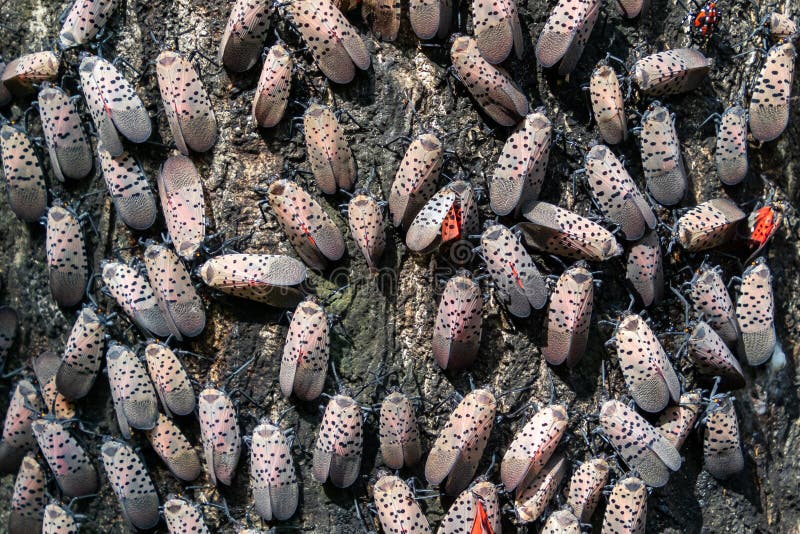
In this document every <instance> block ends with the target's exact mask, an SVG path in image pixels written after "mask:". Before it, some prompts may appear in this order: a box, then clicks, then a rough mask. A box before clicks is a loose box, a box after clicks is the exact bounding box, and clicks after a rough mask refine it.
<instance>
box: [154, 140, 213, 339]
mask: <svg viewBox="0 0 800 534" xmlns="http://www.w3.org/2000/svg"><path fill="white" fill-rule="evenodd" d="M157 182H158V196H159V198H160V199H161V208H162V209H163V210H164V220H165V221H166V223H167V230H168V231H169V236H170V239H171V240H172V243H173V245H174V247H175V251H176V252H177V253H178V255H179V256H180V257H182V258H183V259H185V260H186V261H191V260H192V259H194V254H195V253H196V252H197V250H198V249H199V248H200V246H201V245H202V244H203V239H204V238H205V235H206V213H205V211H206V204H205V198H204V196H203V183H202V180H201V178H200V174H199V173H198V172H197V168H196V167H195V166H194V163H192V160H190V159H189V158H187V157H186V156H183V155H180V154H177V155H172V156H170V157H168V158H167V160H166V161H165V162H164V164H163V165H162V166H161V170H160V172H159V173H158V179H157ZM187 335H188V334H187Z"/></svg>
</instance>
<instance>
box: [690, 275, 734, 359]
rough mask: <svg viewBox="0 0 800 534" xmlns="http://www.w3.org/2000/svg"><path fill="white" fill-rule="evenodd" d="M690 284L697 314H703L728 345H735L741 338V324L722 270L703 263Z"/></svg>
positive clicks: (691, 296)
mask: <svg viewBox="0 0 800 534" xmlns="http://www.w3.org/2000/svg"><path fill="white" fill-rule="evenodd" d="M689 286H690V291H689V297H690V299H691V301H692V307H693V308H694V311H695V312H696V313H697V315H699V316H702V317H703V318H704V319H705V320H706V321H707V322H708V324H710V325H711V327H712V328H714V330H715V331H716V332H717V334H719V336H720V337H721V338H722V339H723V340H724V341H725V343H727V344H728V346H733V345H735V344H736V342H737V341H738V340H739V324H738V323H737V322H736V316H735V312H734V309H733V302H731V297H730V294H729V293H728V289H727V287H726V286H725V282H724V281H723V280H722V270H721V269H720V268H719V267H707V266H705V265H703V266H702V267H701V268H700V269H699V270H698V271H697V274H695V276H694V278H693V279H692V280H691V281H690V282H689Z"/></svg>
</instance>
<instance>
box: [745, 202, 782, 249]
mask: <svg viewBox="0 0 800 534" xmlns="http://www.w3.org/2000/svg"><path fill="white" fill-rule="evenodd" d="M782 222H783V204H781V203H780V202H773V203H770V204H767V205H765V206H762V207H760V208H758V209H757V210H754V211H753V212H752V213H750V215H749V216H748V217H747V230H748V236H747V247H748V249H749V250H752V253H751V254H750V257H749V258H748V259H747V262H748V263H749V262H751V261H753V260H754V259H755V257H756V256H757V255H758V253H759V252H761V251H762V250H763V249H764V247H765V246H766V245H767V243H768V242H769V240H770V239H772V236H774V235H775V232H777V231H778V228H780V227H781V223H782Z"/></svg>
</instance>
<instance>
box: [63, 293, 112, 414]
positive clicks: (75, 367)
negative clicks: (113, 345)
mask: <svg viewBox="0 0 800 534" xmlns="http://www.w3.org/2000/svg"><path fill="white" fill-rule="evenodd" d="M104 341H105V332H104V331H103V324H102V322H101V321H100V319H99V318H98V316H97V313H95V311H94V310H92V309H91V308H89V307H84V308H83V309H82V310H81V311H80V313H79V314H78V318H77V319H76V320H75V324H73V325H72V330H71V331H70V334H69V338H68V339H67V344H66V347H65V348H64V356H63V357H62V358H61V363H60V364H59V366H58V371H57V372H56V388H57V389H58V392H59V393H61V394H62V395H64V397H65V398H66V399H68V400H77V399H80V398H83V397H85V396H86V395H87V394H88V393H89V390H90V389H92V385H94V381H95V379H96V378H97V372H98V370H99V369H100V365H101V364H102V362H103V344H104Z"/></svg>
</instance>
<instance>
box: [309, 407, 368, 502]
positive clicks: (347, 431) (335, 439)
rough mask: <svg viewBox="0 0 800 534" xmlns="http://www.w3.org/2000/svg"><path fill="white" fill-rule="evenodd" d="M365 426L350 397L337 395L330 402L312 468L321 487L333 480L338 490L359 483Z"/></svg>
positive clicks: (312, 472)
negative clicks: (357, 479) (357, 480)
mask: <svg viewBox="0 0 800 534" xmlns="http://www.w3.org/2000/svg"><path fill="white" fill-rule="evenodd" d="M362 426H363V419H362V417H361V408H360V407H359V405H358V403H357V402H356V401H355V400H353V399H352V398H351V397H348V396H346V395H336V396H335V397H333V398H332V399H331V400H330V401H329V402H328V406H326V407H325V414H324V415H323V416H322V424H321V425H320V428H319V434H318V435H317V442H316V444H315V445H314V463H313V466H312V468H311V474H312V475H313V476H314V478H315V479H316V480H317V481H318V482H319V483H321V484H323V483H325V481H326V480H328V479H330V481H331V483H332V484H333V485H334V486H336V487H337V488H347V487H349V486H351V485H352V484H353V482H355V481H356V478H358V472H359V470H360V469H361V455H362V452H363V451H362V449H363V439H364V436H363V430H362Z"/></svg>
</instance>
